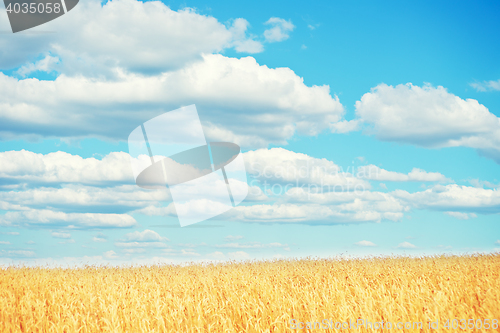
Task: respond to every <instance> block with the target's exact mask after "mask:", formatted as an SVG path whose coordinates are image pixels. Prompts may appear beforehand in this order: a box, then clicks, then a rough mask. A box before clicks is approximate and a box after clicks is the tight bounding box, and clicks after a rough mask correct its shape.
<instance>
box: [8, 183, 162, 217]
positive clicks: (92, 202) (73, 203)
mask: <svg viewBox="0 0 500 333" xmlns="http://www.w3.org/2000/svg"><path fill="white" fill-rule="evenodd" d="M0 200H5V201H6V202H7V203H10V204H11V207H10V210H26V209H28V207H29V208H38V209H42V208H46V207H51V208H52V209H57V210H60V211H65V212H81V211H85V212H93V213H109V212H114V213H116V212H121V213H123V212H129V211H133V210H137V209H141V208H144V207H148V206H150V205H161V204H163V202H165V201H169V200H170V195H169V194H168V190H167V189H165V190H144V189H141V188H139V187H138V186H135V185H123V186H116V187H109V188H100V187H91V186H83V185H64V186H63V187H62V188H54V187H39V188H34V189H26V190H23V191H9V192H7V191H5V192H0Z"/></svg>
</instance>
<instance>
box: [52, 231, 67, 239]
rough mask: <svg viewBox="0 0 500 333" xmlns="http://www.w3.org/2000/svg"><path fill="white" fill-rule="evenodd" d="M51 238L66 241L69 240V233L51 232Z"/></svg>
mask: <svg viewBox="0 0 500 333" xmlns="http://www.w3.org/2000/svg"><path fill="white" fill-rule="evenodd" d="M51 235H52V237H54V238H64V239H68V238H71V234H70V233H69V232H55V231H54V232H52V234H51Z"/></svg>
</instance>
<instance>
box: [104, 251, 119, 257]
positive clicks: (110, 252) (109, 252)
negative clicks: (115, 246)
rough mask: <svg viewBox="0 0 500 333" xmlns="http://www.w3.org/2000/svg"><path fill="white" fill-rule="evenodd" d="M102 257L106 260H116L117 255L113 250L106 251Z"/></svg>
mask: <svg viewBox="0 0 500 333" xmlns="http://www.w3.org/2000/svg"><path fill="white" fill-rule="evenodd" d="M102 255H103V257H104V258H106V259H116V258H118V255H117V254H116V252H115V251H113V250H109V251H106V252H104V253H103V254H102Z"/></svg>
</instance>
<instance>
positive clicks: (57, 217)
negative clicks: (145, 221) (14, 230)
mask: <svg viewBox="0 0 500 333" xmlns="http://www.w3.org/2000/svg"><path fill="white" fill-rule="evenodd" d="M136 223H137V222H136V221H135V219H134V218H133V217H132V216H130V215H127V214H93V213H64V212H56V211H51V210H47V209H41V210H37V209H28V210H23V211H18V212H12V211H9V212H7V213H5V214H4V215H1V216H0V225H6V226H47V227H51V226H59V227H61V226H66V227H70V228H128V227H132V226H134V225H136Z"/></svg>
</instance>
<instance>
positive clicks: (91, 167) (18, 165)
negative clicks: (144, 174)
mask: <svg viewBox="0 0 500 333" xmlns="http://www.w3.org/2000/svg"><path fill="white" fill-rule="evenodd" d="M0 161H2V162H1V163H0V179H1V178H4V179H10V180H11V181H16V182H17V183H21V182H32V183H81V184H92V185H105V184H108V185H109V184H116V183H129V184H133V183H134V176H133V173H132V168H131V166H130V156H129V155H128V154H127V153H123V152H112V153H109V154H108V155H106V156H105V157H103V158H102V160H98V159H95V158H92V157H91V158H82V157H80V156H78V155H71V154H68V153H65V152H62V151H58V152H55V153H49V154H46V155H44V154H37V153H33V152H31V151H26V150H20V151H6V152H0Z"/></svg>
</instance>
